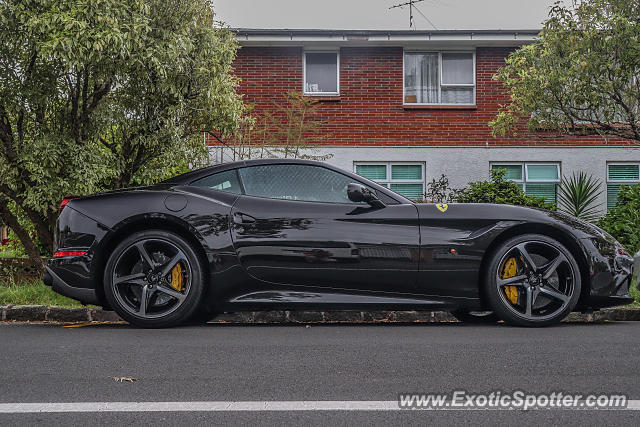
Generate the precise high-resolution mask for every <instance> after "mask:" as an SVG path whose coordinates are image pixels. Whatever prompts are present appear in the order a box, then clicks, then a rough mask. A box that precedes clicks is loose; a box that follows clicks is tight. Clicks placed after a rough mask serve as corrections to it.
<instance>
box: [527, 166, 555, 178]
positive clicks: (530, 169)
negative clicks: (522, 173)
mask: <svg viewBox="0 0 640 427" xmlns="http://www.w3.org/2000/svg"><path fill="white" fill-rule="evenodd" d="M529 179H535V180H549V181H553V180H557V179H558V167H557V166H556V165H527V180H529Z"/></svg>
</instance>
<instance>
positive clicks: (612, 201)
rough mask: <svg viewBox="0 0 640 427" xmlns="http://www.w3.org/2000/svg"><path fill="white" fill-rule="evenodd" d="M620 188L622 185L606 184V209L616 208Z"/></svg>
mask: <svg viewBox="0 0 640 427" xmlns="http://www.w3.org/2000/svg"><path fill="white" fill-rule="evenodd" d="M620 187H622V184H607V209H611V208H614V207H615V206H616V201H617V200H618V193H620Z"/></svg>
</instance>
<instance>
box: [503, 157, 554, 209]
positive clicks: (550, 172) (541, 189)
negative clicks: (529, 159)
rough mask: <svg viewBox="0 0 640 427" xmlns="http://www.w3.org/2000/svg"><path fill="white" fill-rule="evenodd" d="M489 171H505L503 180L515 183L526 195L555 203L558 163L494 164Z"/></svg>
mask: <svg viewBox="0 0 640 427" xmlns="http://www.w3.org/2000/svg"><path fill="white" fill-rule="evenodd" d="M491 169H493V170H495V169H504V170H506V174H505V178H507V179H510V180H512V181H515V182H517V183H518V185H519V186H520V188H522V189H523V190H524V192H525V193H527V194H530V195H532V196H538V197H544V198H545V199H547V201H550V202H555V201H556V196H557V193H558V184H559V183H560V164H559V163H494V164H492V165H491Z"/></svg>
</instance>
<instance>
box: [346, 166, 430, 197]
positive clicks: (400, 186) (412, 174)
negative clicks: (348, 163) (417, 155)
mask: <svg viewBox="0 0 640 427" xmlns="http://www.w3.org/2000/svg"><path fill="white" fill-rule="evenodd" d="M424 168H425V166H424V163H421V162H354V163H353V171H354V173H356V174H358V175H360V176H362V177H364V178H367V179H370V180H371V181H375V182H376V183H378V184H380V185H383V186H385V187H387V188H389V189H390V190H392V191H395V192H396V193H398V194H401V195H403V196H404V197H406V198H407V199H411V200H414V201H416V202H421V201H422V200H424V188H425V186H424Z"/></svg>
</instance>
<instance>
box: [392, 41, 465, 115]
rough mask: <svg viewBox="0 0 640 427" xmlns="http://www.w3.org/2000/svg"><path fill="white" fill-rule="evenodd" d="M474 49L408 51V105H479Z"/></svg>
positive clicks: (406, 88)
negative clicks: (476, 91) (468, 50)
mask: <svg viewBox="0 0 640 427" xmlns="http://www.w3.org/2000/svg"><path fill="white" fill-rule="evenodd" d="M475 84H476V73H475V53H473V52H406V53H405V54H404V103H405V104H444V105H447V104H448V105H473V104H475V102H476V101H475V99H476V94H475Z"/></svg>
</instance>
